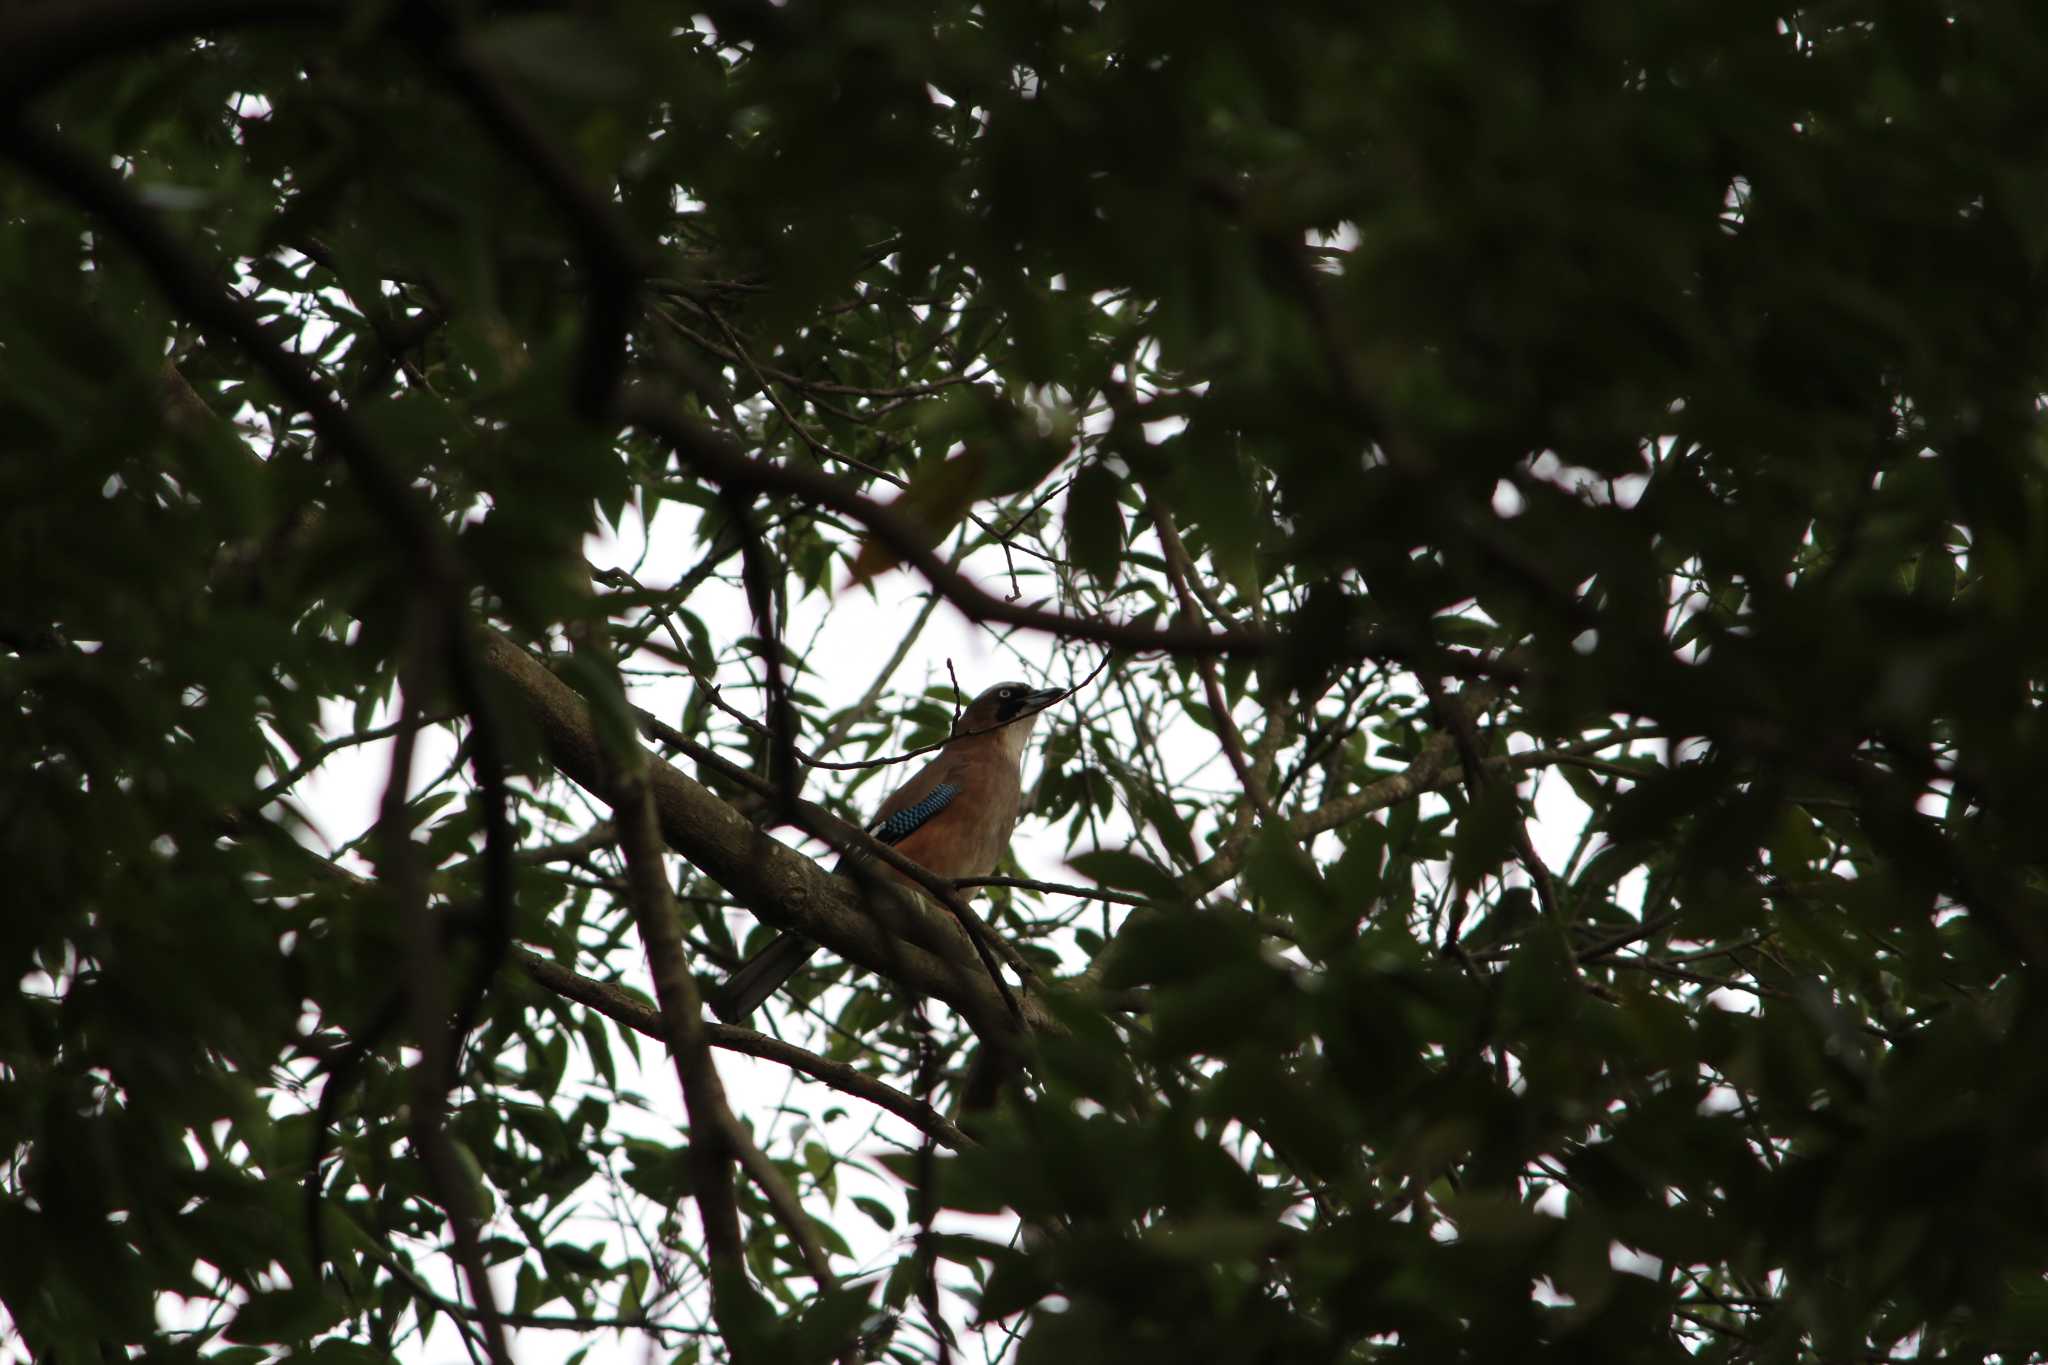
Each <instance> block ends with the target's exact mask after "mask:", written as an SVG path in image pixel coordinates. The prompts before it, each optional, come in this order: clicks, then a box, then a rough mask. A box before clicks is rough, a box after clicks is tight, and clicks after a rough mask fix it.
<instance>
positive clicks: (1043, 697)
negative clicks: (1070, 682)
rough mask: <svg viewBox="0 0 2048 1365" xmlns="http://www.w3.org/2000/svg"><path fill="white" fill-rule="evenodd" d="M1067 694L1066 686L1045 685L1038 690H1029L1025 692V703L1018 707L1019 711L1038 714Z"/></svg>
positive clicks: (1025, 713) (1020, 713)
mask: <svg viewBox="0 0 2048 1365" xmlns="http://www.w3.org/2000/svg"><path fill="white" fill-rule="evenodd" d="M1066 695H1067V689H1065V688H1064V687H1043V688H1040V689H1039V690H1038V691H1036V692H1027V693H1025V694H1024V704H1023V705H1022V706H1020V707H1018V708H1017V712H1018V714H1019V715H1025V716H1030V715H1036V714H1037V713H1038V712H1040V711H1043V710H1044V709H1045V708H1046V707H1048V706H1051V705H1052V704H1053V703H1054V702H1056V701H1059V700H1060V699H1061V698H1063V697H1065V696H1066Z"/></svg>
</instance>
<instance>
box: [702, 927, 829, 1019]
mask: <svg viewBox="0 0 2048 1365" xmlns="http://www.w3.org/2000/svg"><path fill="white" fill-rule="evenodd" d="M817 951H818V945H817V944H815V943H812V942H811V941H810V940H809V939H806V938H801V937H799V936H798V935H796V934H778V935H776V937H775V941H774V942H772V943H770V944H769V945H768V946H767V947H766V948H763V949H762V950H761V951H760V952H758V953H755V954H754V955H753V956H752V957H750V958H748V959H747V960H746V961H745V962H742V963H741V964H740V965H739V970H737V971H735V972H734V973H733V974H732V975H731V976H729V977H727V978H726V979H725V985H723V986H722V987H720V988H719V989H718V991H717V993H716V994H714V995H713V996H712V997H711V1012H712V1013H713V1014H715V1015H717V1016H718V1017H719V1018H720V1019H723V1020H724V1021H725V1022H726V1023H728V1024H737V1023H740V1022H741V1021H742V1020H744V1019H745V1018H746V1017H747V1016H748V1015H750V1014H752V1013H753V1012H754V1011H755V1010H757V1009H759V1008H761V1004H762V1002H763V1001H765V1000H766V999H767V998H768V997H769V996H771V995H773V994H775V992H777V991H778V990H780V989H782V983H783V982H785V981H787V980H789V978H790V977H791V976H793V975H795V973H796V969H797V968H799V967H801V966H803V965H804V963H806V962H808V961H810V960H811V954H812V953H815V952H817Z"/></svg>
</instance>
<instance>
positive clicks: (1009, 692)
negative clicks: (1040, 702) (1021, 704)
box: [999, 687, 1017, 697]
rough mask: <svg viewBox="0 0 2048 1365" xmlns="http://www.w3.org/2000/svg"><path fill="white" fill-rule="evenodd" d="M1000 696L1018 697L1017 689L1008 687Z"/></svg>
mask: <svg viewBox="0 0 2048 1365" xmlns="http://www.w3.org/2000/svg"><path fill="white" fill-rule="evenodd" d="M999 695H1001V696H1005V697H1014V696H1016V695H1017V689H1016V688H1014V687H1006V688H1004V689H1003V690H1002V692H1001V693H1000V694H999Z"/></svg>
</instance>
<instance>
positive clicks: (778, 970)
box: [711, 682, 1067, 1023]
mask: <svg viewBox="0 0 2048 1365" xmlns="http://www.w3.org/2000/svg"><path fill="white" fill-rule="evenodd" d="M1066 695H1067V694H1066V693H1065V692H1064V691H1062V690H1061V689H1059V688H1056V687H1055V688H1040V689H1037V690H1033V688H1032V687H1031V685H1030V684H1028V683H1021V682H1005V683H997V684H996V685H995V686H994V687H991V688H989V689H988V690H987V691H986V692H983V693H982V694H981V695H980V696H978V697H976V698H975V699H974V701H973V702H972V703H971V704H970V705H969V706H968V707H967V709H966V710H965V711H963V712H961V713H960V718H959V719H958V720H957V721H955V722H954V723H953V737H952V738H951V739H949V740H947V741H946V744H945V747H943V748H941V749H940V750H939V752H938V753H937V754H935V755H934V756H933V757H932V761H931V762H929V763H927V764H925V765H924V767H923V768H921V769H920V770H919V771H918V774H917V776H915V777H913V778H911V779H910V780H909V781H908V782H906V783H904V784H903V785H902V786H901V787H898V788H897V789H896V794H895V795H894V796H891V797H890V798H889V799H888V800H887V801H884V802H883V803H882V808H881V809H880V810H879V811H877V812H875V818H874V821H873V823H871V824H869V825H868V827H867V829H868V833H869V834H871V835H873V836H874V837H875V838H877V839H879V840H881V841H882V842H883V843H885V844H892V845H894V846H895V848H896V850H897V851H898V852H899V853H901V854H903V856H904V857H906V858H908V859H910V860H911V861H912V862H914V863H916V864H918V865H919V866H920V867H922V868H924V869H925V870H926V871H928V872H931V873H933V874H935V875H937V876H940V877H945V878H947V879H949V880H954V879H958V878H961V877H986V876H988V875H989V874H990V873H992V872H994V871H995V867H996V864H997V862H999V861H1001V859H1002V856H1003V850H1004V849H1006V848H1008V847H1009V846H1010V831H1011V830H1013V829H1015V828H1016V827H1017V814H1018V806H1019V802H1020V801H1021V799H1022V796H1023V790H1024V783H1023V767H1024V746H1025V744H1026V743H1027V742H1029V740H1030V738H1031V729H1032V727H1033V726H1034V725H1036V724H1037V723H1038V713H1039V712H1040V711H1043V710H1044V709H1045V708H1046V707H1048V706H1050V705H1052V704H1053V703H1054V702H1056V701H1058V700H1059V699H1060V698H1061V697H1064V696H1066ZM858 856H859V855H858V853H849V854H848V855H847V856H846V857H844V858H842V859H840V861H839V866H838V867H837V868H835V869H834V871H835V872H844V871H845V870H846V867H847V864H848V863H849V862H850V861H852V860H853V859H854V858H856V857H858ZM872 866H873V867H874V870H875V871H876V872H878V873H880V874H881V875H883V876H888V877H894V878H896V879H897V880H898V881H901V882H903V883H904V884H905V885H907V886H910V887H911V888H912V889H913V890H915V889H917V886H916V883H914V882H912V881H910V879H909V878H907V877H905V876H903V875H902V874H901V873H900V872H897V871H896V870H895V869H894V868H892V867H889V866H888V865H886V864H884V863H881V862H875V863H874V864H872ZM817 951H818V945H817V944H815V943H812V942H811V941H810V940H808V939H806V938H803V937H802V936H801V935H798V934H782V935H779V936H777V937H776V939H775V941H774V942H772V943H770V944H769V945H768V946H767V947H766V948H763V949H762V950H761V951H760V952H758V953H755V954H754V955H753V956H752V957H750V958H748V959H747V960H746V961H745V962H743V963H741V964H740V967H739V970H738V971H735V972H734V973H733V974H732V976H731V977H730V978H729V979H728V980H727V981H726V983H725V986H724V988H723V989H722V990H720V991H718V992H717V994H716V995H715V996H713V998H712V1001H711V1008H712V1010H713V1011H714V1012H715V1013H716V1014H717V1015H718V1017H719V1018H721V1019H723V1020H725V1021H726V1022H727V1023H736V1022H738V1021H739V1020H742V1019H745V1018H746V1017H747V1016H748V1015H750V1014H752V1013H753V1012H754V1011H755V1010H757V1009H759V1008H760V1007H761V1002H762V1001H764V1000H766V999H767V998H768V997H769V996H771V995H773V994H775V992H776V991H777V990H778V989H780V988H781V986H782V983H783V982H785V981H787V980H788V979H789V978H790V976H791V974H793V973H794V972H795V971H796V969H797V968H799V967H801V966H803V965H804V963H805V962H807V961H809V960H810V956H811V954H812V953H815V952H817Z"/></svg>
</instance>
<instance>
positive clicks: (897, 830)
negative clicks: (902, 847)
mask: <svg viewBox="0 0 2048 1365" xmlns="http://www.w3.org/2000/svg"><path fill="white" fill-rule="evenodd" d="M959 794H960V788H959V787H958V786H957V785H955V784H954V783H951V782H941V783H939V784H938V785H937V786H935V787H933V788H932V789H931V790H930V791H928V792H926V793H925V794H924V795H923V796H920V797H919V798H917V800H915V801H913V802H912V803H910V804H909V805H907V806H904V807H903V808H902V809H901V810H897V811H892V812H891V813H890V814H888V815H886V816H884V817H882V818H881V819H879V820H877V821H876V822H875V825H874V831H873V832H874V836H875V837H876V838H877V839H880V840H881V841H882V842H883V843H885V844H900V843H902V842H903V841H904V840H905V839H907V838H909V837H910V836H911V835H912V834H914V833H916V832H917V831H918V830H919V829H920V828H922V827H923V826H924V823H925V822H926V821H927V820H930V819H931V818H932V817H933V816H934V815H937V814H938V813H939V812H940V811H942V810H944V809H945V808H946V807H947V806H948V805H949V804H950V803H951V802H952V800H953V798H954V797H956V796H958V795H959Z"/></svg>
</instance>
